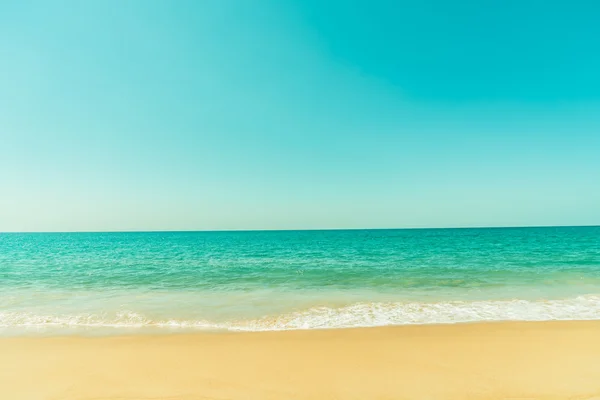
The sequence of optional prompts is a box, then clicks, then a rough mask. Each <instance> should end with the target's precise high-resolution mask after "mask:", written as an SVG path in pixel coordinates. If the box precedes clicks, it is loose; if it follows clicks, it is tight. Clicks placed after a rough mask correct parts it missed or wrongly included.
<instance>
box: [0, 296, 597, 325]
mask: <svg viewBox="0 0 600 400" xmlns="http://www.w3.org/2000/svg"><path fill="white" fill-rule="evenodd" d="M596 319H600V296H596V295H587V296H578V297H574V298H569V299H561V300H536V301H530V300H496V301H447V302H437V303H419V302H388V303H384V302H376V303H354V304H350V305H346V306H342V307H328V306H321V307H312V308H308V309H305V310H301V311H296V312H291V313H285V314H281V315H273V316H264V317H261V318H257V319H239V320H229V321H222V322H216V321H210V320H194V319H189V320H186V319H164V318H163V319H152V318H150V317H149V316H145V315H142V314H140V313H137V312H133V311H119V312H117V313H112V314H109V313H98V314H77V315H40V314H36V313H32V312H14V311H13V312H0V327H2V328H9V329H10V328H40V329H44V328H53V327H55V328H56V327H58V328H127V329H131V328H172V329H179V328H187V329H199V330H229V331H279V330H297V329H334V328H352V327H375V326H388V325H419V324H452V323H463V322H482V321H550V320H596Z"/></svg>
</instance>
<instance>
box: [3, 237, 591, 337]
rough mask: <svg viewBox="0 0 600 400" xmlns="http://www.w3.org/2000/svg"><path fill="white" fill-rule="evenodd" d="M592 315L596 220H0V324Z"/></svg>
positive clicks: (238, 324)
mask: <svg viewBox="0 0 600 400" xmlns="http://www.w3.org/2000/svg"><path fill="white" fill-rule="evenodd" d="M570 319H579V320H584V319H600V227H556V228H492V229H418V230H348V231H266V232H152V233H24V234H17V233H0V334H1V335H21V334H33V335H36V334H65V333H67V334H68V333H76V334H82V333H83V334H100V335H105V334H123V333H143V332H173V331H175V332H184V331H186V332H187V331H197V330H215V331H222V330H235V331H260V330H286V329H318V328H343V327H365V326H383V325H403V324H432V323H457V322H475V321H501V320H570Z"/></svg>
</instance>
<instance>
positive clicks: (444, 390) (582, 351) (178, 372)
mask: <svg viewBox="0 0 600 400" xmlns="http://www.w3.org/2000/svg"><path fill="white" fill-rule="evenodd" d="M599 338H600V321H589V322H525V323H512V322H511V323H479V324H459V325H429V326H402V327H384V328H365V329H340V330H321V331H319V330H313V331H287V332H263V333H199V334H192V335H186V334H175V335H156V336H150V335H146V336H143V335H137V336H121V337H74V336H64V337H45V338H43V337H29V338H22V337H21V338H2V339H0V354H2V363H1V364H0V398H2V399H12V400H20V399H95V400H100V399H103V400H108V399H114V400H117V399H119V400H123V399H127V400H130V399H131V400H133V399H182V400H192V399H193V400H196V399H515V400H516V399H521V400H524V399H578V400H583V399H600V339H599Z"/></svg>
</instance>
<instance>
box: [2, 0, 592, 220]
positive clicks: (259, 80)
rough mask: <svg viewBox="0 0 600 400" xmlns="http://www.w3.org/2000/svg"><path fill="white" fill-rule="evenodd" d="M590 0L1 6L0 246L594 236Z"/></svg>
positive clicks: (209, 0) (112, 0) (212, 0)
mask: <svg viewBox="0 0 600 400" xmlns="http://www.w3.org/2000/svg"><path fill="white" fill-rule="evenodd" d="M599 20H600V2H598V1H595V0H589V1H578V0H570V1H563V0H560V1H556V0H555V1H553V0H543V1H542V0H539V1H532V0H519V1H510V0H502V1H500V0H498V1H495V0H490V1H480V0H462V1H461V0H451V1H450V0H413V1H403V0H394V1H382V0H368V1H351V0H327V1H322V0H297V1H292V0H260V1H246V0H239V1H228V0H199V1H150V0H140V1H134V0H125V1H121V0H119V1H116V0H103V1H16V0H15V1H11V0H9V1H2V2H0V231H65V230H66V231H72V230H76V231H77V230H171V229H173V230H196V229H198V230H204V229H304V228H389V227H451V226H515V225H578V224H586V225H589V224H600V72H599V71H600V23H598V21H599Z"/></svg>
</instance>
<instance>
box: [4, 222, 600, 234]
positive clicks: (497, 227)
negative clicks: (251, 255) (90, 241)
mask: <svg viewBox="0 0 600 400" xmlns="http://www.w3.org/2000/svg"><path fill="white" fill-rule="evenodd" d="M598 227H600V224H598V225H597V224H591V225H511V226H449V227H407V228H306V229H197V230H195V229H184V230H179V229H174V230H162V229H161V230H107V231H0V234H20V233H21V234H22V233H218V232H225V233H226V232H322V231H401V230H443V229H447V230H456V229H527V228H530V229H534V228H598Z"/></svg>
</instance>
